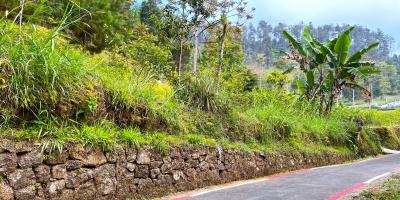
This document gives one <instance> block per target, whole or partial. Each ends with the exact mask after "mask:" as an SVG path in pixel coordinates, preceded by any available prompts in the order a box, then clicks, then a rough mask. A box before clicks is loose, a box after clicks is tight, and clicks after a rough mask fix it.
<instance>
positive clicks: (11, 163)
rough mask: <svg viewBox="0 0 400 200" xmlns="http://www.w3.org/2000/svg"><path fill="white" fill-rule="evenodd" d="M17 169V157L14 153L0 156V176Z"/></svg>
mask: <svg viewBox="0 0 400 200" xmlns="http://www.w3.org/2000/svg"><path fill="white" fill-rule="evenodd" d="M16 168H17V155H16V154H15V153H3V154H0V175H3V174H6V173H10V172H13V171H14V170H15V169H16Z"/></svg>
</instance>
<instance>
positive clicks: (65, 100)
mask: <svg viewBox="0 0 400 200" xmlns="http://www.w3.org/2000/svg"><path fill="white" fill-rule="evenodd" d="M0 27H2V28H1V29H2V32H1V33H0V34H1V37H0V55H1V60H0V74H1V75H0V76H1V77H0V78H1V79H2V80H3V81H4V84H3V86H2V87H1V89H0V98H1V100H2V105H1V107H3V108H4V107H6V108H8V109H11V110H12V111H13V112H14V113H18V112H31V113H32V112H33V113H35V114H37V113H39V112H41V111H43V110H45V111H47V112H49V113H57V114H58V115H60V116H70V115H73V114H74V112H77V111H78V110H79V109H80V108H82V107H85V105H81V102H85V99H87V98H88V95H89V92H86V91H87V90H90V87H89V86H88V82H89V77H88V76H87V75H86V72H85V69H84V56H85V54H83V53H82V52H81V51H79V50H77V49H75V48H73V47H71V46H70V45H66V43H67V42H66V41H65V40H63V39H59V38H58V34H59V33H58V32H57V30H58V29H55V30H48V29H44V28H41V27H38V26H34V25H25V26H23V30H21V32H19V31H18V28H17V26H16V25H15V24H13V23H8V22H0ZM73 111H74V112H73Z"/></svg>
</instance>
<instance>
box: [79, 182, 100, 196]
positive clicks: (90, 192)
mask: <svg viewBox="0 0 400 200" xmlns="http://www.w3.org/2000/svg"><path fill="white" fill-rule="evenodd" d="M96 192H97V191H96V187H95V185H94V183H93V181H88V182H86V183H84V184H82V185H79V187H78V188H77V189H76V190H75V192H74V199H86V200H89V199H96Z"/></svg>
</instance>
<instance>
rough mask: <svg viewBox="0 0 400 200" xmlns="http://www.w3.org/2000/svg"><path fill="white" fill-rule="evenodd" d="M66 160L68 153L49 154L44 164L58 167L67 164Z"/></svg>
mask: <svg viewBox="0 0 400 200" xmlns="http://www.w3.org/2000/svg"><path fill="white" fill-rule="evenodd" d="M67 160H68V152H66V151H63V152H62V153H53V154H50V155H49V156H48V157H46V159H45V160H44V163H46V164H48V165H58V164H63V163H65V162H67Z"/></svg>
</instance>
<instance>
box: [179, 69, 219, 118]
mask: <svg viewBox="0 0 400 200" xmlns="http://www.w3.org/2000/svg"><path fill="white" fill-rule="evenodd" d="M179 93H180V94H179V95H180V97H181V98H182V99H183V101H184V102H187V104H188V105H190V106H191V107H194V108H197V109H201V110H204V111H211V112H218V111H222V110H223V109H224V102H222V99H221V98H220V97H219V95H218V86H217V84H216V81H215V80H214V79H213V78H212V77H210V76H196V77H189V78H187V79H186V80H185V81H184V82H183V88H182V89H181V90H180V91H179Z"/></svg>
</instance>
